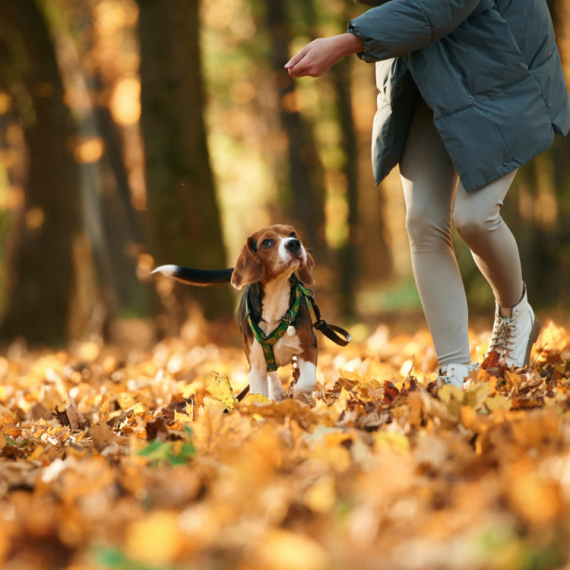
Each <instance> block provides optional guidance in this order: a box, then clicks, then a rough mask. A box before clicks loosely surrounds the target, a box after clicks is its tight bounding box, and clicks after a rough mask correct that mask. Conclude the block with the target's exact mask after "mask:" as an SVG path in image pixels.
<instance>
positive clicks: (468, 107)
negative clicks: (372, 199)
mask: <svg viewBox="0 0 570 570" xmlns="http://www.w3.org/2000/svg"><path fill="white" fill-rule="evenodd" d="M372 2H374V0H372ZM364 3H370V0H367V1H366V2H364ZM375 3H376V4H379V5H378V6H376V7H373V8H371V9H370V10H368V11H367V12H365V13H364V14H362V15H361V16H359V17H357V18H355V19H354V20H352V21H351V22H350V24H349V31H350V32H352V33H354V34H355V35H356V36H357V37H359V38H360V39H361V40H362V41H363V43H364V52H363V53H361V54H359V56H360V57H361V58H362V59H363V60H364V61H367V62H375V63H376V76H377V86H378V90H379V94H378V111H377V113H376V116H375V119H374V130H373V145H372V146H373V149H372V162H373V170H374V176H375V180H376V183H377V184H379V183H380V182H381V181H382V180H383V179H384V178H385V177H386V176H387V174H388V173H389V172H390V170H391V169H392V168H393V167H394V166H395V165H396V164H398V162H399V160H400V158H401V156H402V152H403V150H404V146H405V143H406V138H407V133H408V128H409V124H410V119H411V116H412V109H413V105H414V102H415V100H416V97H418V96H420V95H421V97H423V98H424V100H425V101H426V103H427V104H428V105H429V107H430V108H431V109H432V110H433V114H434V122H435V125H436V128H437V130H438V132H439V134H440V135H441V138H442V140H443V143H444V145H445V147H446V149H447V151H448V153H449V156H450V157H451V160H452V162H453V164H454V166H455V169H456V170H457V173H458V174H459V176H460V178H461V181H462V183H463V186H464V187H465V189H466V190H467V191H468V192H472V191H474V190H477V189H479V188H482V187H483V186H486V185H487V184H489V183H491V182H493V181H494V180H496V179H497V178H500V177H501V176H504V175H505V174H508V173H509V172H511V171H513V170H515V169H516V168H518V167H519V166H521V165H522V164H524V163H526V162H528V161H529V160H531V159H532V158H534V157H535V156H537V155H538V154H540V153H541V152H544V151H545V150H546V149H547V148H548V147H549V146H550V145H551V144H552V142H553V138H554V133H558V134H560V135H566V134H568V131H569V129H570V101H569V99H568V90H567V87H566V82H565V78H564V75H563V72H562V66H561V63H560V56H559V54H558V49H557V47H556V44H555V41H554V30H553V26H552V20H551V18H550V13H549V11H548V7H547V5H546V2H545V0H377V1H376V2H375Z"/></svg>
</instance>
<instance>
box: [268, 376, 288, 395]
mask: <svg viewBox="0 0 570 570" xmlns="http://www.w3.org/2000/svg"><path fill="white" fill-rule="evenodd" d="M268 376H269V399H270V400H275V401H276V402H279V401H281V400H284V399H285V398H287V393H286V392H285V390H283V386H282V385H281V380H279V374H278V373H277V372H269V374H268Z"/></svg>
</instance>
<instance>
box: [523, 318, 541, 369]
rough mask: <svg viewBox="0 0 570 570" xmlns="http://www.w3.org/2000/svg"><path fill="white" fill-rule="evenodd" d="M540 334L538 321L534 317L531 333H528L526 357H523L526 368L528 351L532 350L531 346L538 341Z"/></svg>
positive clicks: (528, 356) (528, 357) (528, 359)
mask: <svg viewBox="0 0 570 570" xmlns="http://www.w3.org/2000/svg"><path fill="white" fill-rule="evenodd" d="M539 334H540V321H539V320H538V319H537V318H536V316H535V317H534V323H533V324H532V332H531V333H530V339H529V341H528V345H527V347H526V355H525V361H524V362H525V364H524V365H525V367H526V366H528V364H529V361H530V351H531V350H532V346H533V344H534V343H535V342H536V341H537V340H538V335H539Z"/></svg>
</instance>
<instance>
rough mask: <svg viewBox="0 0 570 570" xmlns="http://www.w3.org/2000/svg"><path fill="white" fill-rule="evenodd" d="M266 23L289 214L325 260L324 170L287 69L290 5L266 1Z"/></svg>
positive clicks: (312, 246)
mask: <svg viewBox="0 0 570 570" xmlns="http://www.w3.org/2000/svg"><path fill="white" fill-rule="evenodd" d="M265 20H266V24H267V26H266V27H267V31H268V33H269V37H270V38H271V62H272V66H273V77H274V82H275V88H276V90H277V98H278V107H279V118H280V122H281V126H282V128H283V130H284V132H285V134H286V135H287V139H288V162H289V177H288V186H289V200H288V203H287V204H286V206H287V213H288V215H289V217H290V219H291V222H292V223H293V224H294V225H295V227H297V228H298V229H299V231H300V232H301V234H302V236H303V238H304V239H305V240H306V241H307V243H309V244H310V247H311V250H312V251H313V252H314V253H315V254H316V255H317V256H318V257H320V258H321V260H322V258H323V256H325V254H326V240H325V213H324V211H325V208H324V204H325V189H324V181H323V169H322V165H321V162H320V159H319V153H318V151H317V147H316V144H315V140H314V136H313V133H312V130H311V127H310V125H308V124H307V122H306V121H304V119H303V116H302V114H301V112H300V106H299V100H298V97H299V94H298V93H297V90H296V88H295V83H294V81H293V79H292V78H291V77H290V76H289V74H288V72H287V70H285V69H284V65H285V64H286V63H287V61H289V58H290V56H291V54H290V53H289V43H290V41H291V32H290V25H289V21H288V14H287V3H286V2H284V1H283V0H265Z"/></svg>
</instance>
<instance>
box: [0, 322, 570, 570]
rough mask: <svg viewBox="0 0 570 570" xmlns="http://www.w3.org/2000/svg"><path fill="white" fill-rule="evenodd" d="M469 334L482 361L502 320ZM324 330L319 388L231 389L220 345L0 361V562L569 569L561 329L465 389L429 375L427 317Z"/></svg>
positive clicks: (228, 354)
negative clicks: (335, 340) (344, 342)
mask: <svg viewBox="0 0 570 570" xmlns="http://www.w3.org/2000/svg"><path fill="white" fill-rule="evenodd" d="M471 340H472V349H473V355H474V358H476V359H479V361H481V360H482V354H484V352H485V349H486V344H487V342H488V335H487V336H481V337H478V336H475V335H472V336H471ZM319 341H320V342H321V346H322V349H321V352H320V363H319V382H318V385H317V390H316V391H315V393H314V394H313V398H311V399H310V401H308V402H306V403H302V402H299V401H294V400H285V401H283V402H280V403H272V402H269V401H267V400H265V399H264V398H262V397H260V396H248V397H247V398H246V399H245V400H243V401H242V402H241V403H237V402H236V401H235V400H234V397H233V395H234V394H237V393H238V391H239V390H240V389H241V388H242V387H243V386H244V385H245V383H246V368H245V362H244V357H243V354H242V352H241V350H239V349H237V348H224V347H219V346H216V345H214V344H210V345H207V346H204V347H193V348H190V347H188V346H185V345H183V344H182V343H181V341H177V340H168V341H164V342H162V343H160V344H158V345H157V346H156V347H155V348H154V350H153V351H152V352H151V353H149V354H143V353H137V352H130V353H121V351H120V350H118V349H116V350H112V349H110V348H104V349H103V350H100V349H99V347H97V346H95V345H91V344H85V345H82V346H81V347H78V348H77V350H74V351H71V352H69V353H68V352H60V353H44V354H21V355H16V356H14V354H12V355H10V353H9V354H8V357H6V358H1V359H0V379H1V380H0V497H1V499H0V501H1V503H0V505H1V506H0V562H1V563H2V564H3V567H4V568H6V569H8V570H16V569H17V570H28V569H30V570H31V569H33V570H43V569H50V570H51V569H59V568H70V569H73V570H83V569H85V570H88V569H125V570H167V569H170V570H176V569H180V570H181V569H200V570H218V569H220V570H225V569H232V568H236V569H239V570H295V569H299V570H325V569H326V570H329V569H331V570H335V569H338V570H341V569H355V568H358V569H363V570H368V569H370V570H372V569H378V568H387V569H394V570H398V569H418V570H419V569H422V570H424V569H428V570H429V569H434V570H435V569H438V570H439V569H446V568H450V569H451V568H453V569H462V570H468V569H481V570H488V569H505V570H509V569H513V570H515V569H517V570H518V569H529V570H530V569H538V570H546V569H551V568H552V569H554V568H564V567H565V564H566V562H567V560H568V559H569V544H570V540H569V539H570V414H569V408H570V380H569V378H570V334H568V332H567V331H566V330H564V329H562V328H559V327H556V326H555V325H553V324H551V325H549V326H548V327H547V328H546V329H545V330H544V332H543V333H542V335H541V337H540V339H539V343H538V350H537V351H536V355H535V356H533V358H535V362H534V366H533V368H532V369H531V370H529V371H526V372H520V371H519V372H517V371H501V372H500V373H499V375H498V376H491V375H490V374H489V373H488V372H485V371H481V372H479V373H478V374H477V375H474V376H473V378H472V379H471V380H470V387H469V388H468V389H467V390H466V391H461V390H458V389H455V388H453V387H450V386H445V387H443V388H440V389H436V388H435V386H434V385H433V384H431V382H432V381H433V380H434V379H435V368H436V360H435V355H434V353H433V349H432V348H431V341H430V338H429V335H428V333H427V332H425V331H423V332H420V333H418V334H417V335H415V336H413V337H406V336H400V337H395V338H392V337H391V336H390V334H389V331H388V330H387V329H386V328H385V327H380V328H379V329H378V330H377V331H376V332H375V333H374V334H373V335H372V336H370V337H369V339H368V340H367V341H366V342H365V343H363V344H359V345H358V344H355V345H354V346H350V347H348V348H346V349H338V348H335V347H333V346H332V345H329V344H327V342H325V341H322V339H319ZM281 373H282V375H283V380H284V382H286V381H288V377H289V374H290V370H287V369H285V370H283V371H281ZM226 409H227V410H228V411H227V412H226Z"/></svg>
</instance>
